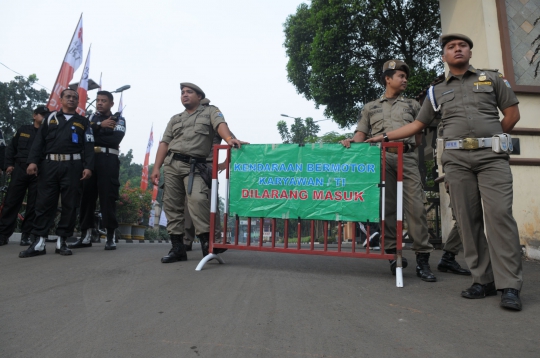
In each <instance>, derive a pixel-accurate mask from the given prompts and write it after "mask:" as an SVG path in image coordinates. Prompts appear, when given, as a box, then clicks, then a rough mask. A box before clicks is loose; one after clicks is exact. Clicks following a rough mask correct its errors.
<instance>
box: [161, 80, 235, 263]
mask: <svg viewBox="0 0 540 358" xmlns="http://www.w3.org/2000/svg"><path fill="white" fill-rule="evenodd" d="M180 88H181V91H182V95H181V101H182V104H183V105H184V107H185V108H186V110H185V111H184V112H182V113H180V114H177V115H174V116H173V117H172V118H171V120H170V121H169V124H168V125H167V128H166V129H165V133H164V134H163V138H162V140H161V142H160V143H159V148H158V152H157V154H156V161H155V165H154V170H153V171H152V181H153V182H154V184H156V185H157V183H158V182H159V175H160V174H159V169H160V168H161V166H162V165H163V164H165V167H164V171H163V172H164V175H165V192H164V195H163V209H164V210H165V215H166V216H167V232H168V233H169V235H170V238H171V243H172V248H171V250H170V251H169V254H168V255H167V256H165V257H163V258H162V259H161V262H163V263H169V262H176V261H185V260H187V254H186V248H185V246H184V242H183V236H184V207H185V201H186V198H187V206H188V208H189V212H190V214H191V218H192V220H193V224H194V225H195V233H196V235H197V236H198V237H199V240H200V241H201V248H202V250H203V255H205V256H206V255H207V254H208V243H209V231H210V215H209V214H210V200H209V199H210V190H209V188H208V186H207V185H206V183H205V182H204V180H203V179H202V178H201V176H200V175H199V172H198V170H197V169H196V164H198V163H206V157H207V156H208V154H209V153H210V149H211V148H212V141H213V139H214V136H215V134H216V132H217V133H218V134H219V135H220V136H221V137H222V138H225V141H226V142H227V144H229V145H231V146H235V147H240V146H241V142H240V141H239V140H238V139H236V138H233V136H232V134H231V132H230V131H229V128H228V126H227V123H226V122H225V119H224V117H223V114H222V113H221V111H220V110H219V108H217V107H215V106H203V105H201V100H203V99H204V98H205V97H206V95H205V93H204V92H203V90H202V89H201V88H200V87H199V86H197V85H195V84H193V83H187V82H185V83H181V84H180Z"/></svg>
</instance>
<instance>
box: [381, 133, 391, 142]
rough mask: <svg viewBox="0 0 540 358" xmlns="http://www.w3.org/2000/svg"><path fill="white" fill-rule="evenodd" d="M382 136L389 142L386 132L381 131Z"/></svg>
mask: <svg viewBox="0 0 540 358" xmlns="http://www.w3.org/2000/svg"><path fill="white" fill-rule="evenodd" d="M382 136H383V138H384V141H385V142H390V139H388V136H387V135H386V133H383V134H382Z"/></svg>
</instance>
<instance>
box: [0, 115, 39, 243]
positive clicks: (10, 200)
mask: <svg viewBox="0 0 540 358" xmlns="http://www.w3.org/2000/svg"><path fill="white" fill-rule="evenodd" d="M48 114H49V110H48V109H47V107H45V106H39V107H37V108H36V109H35V110H34V115H33V117H34V123H33V124H27V125H24V126H21V127H20V128H19V129H18V130H17V133H15V136H14V137H13V139H12V140H11V143H10V144H9V146H8V147H7V149H6V164H5V165H6V167H7V169H6V173H7V174H8V175H11V181H10V183H9V188H8V192H7V194H6V198H5V201H4V208H3V209H2V214H1V215H0V242H1V241H6V242H7V240H8V239H9V237H10V236H11V235H12V234H13V231H14V230H15V226H16V224H17V214H18V213H19V210H20V209H21V205H22V203H23V200H24V195H25V194H26V191H27V190H28V197H27V198H26V211H25V213H24V221H23V223H22V226H21V232H22V234H21V246H29V245H30V244H31V243H32V241H31V240H30V231H31V230H32V223H33V221H34V219H35V217H36V215H35V211H34V206H35V204H36V196H37V178H36V176H35V175H28V174H26V169H27V167H28V164H26V160H27V158H28V154H29V153H30V148H31V147H32V143H34V139H35V137H36V134H37V132H38V129H39V126H41V122H43V119H44V118H46V117H47V116H48Z"/></svg>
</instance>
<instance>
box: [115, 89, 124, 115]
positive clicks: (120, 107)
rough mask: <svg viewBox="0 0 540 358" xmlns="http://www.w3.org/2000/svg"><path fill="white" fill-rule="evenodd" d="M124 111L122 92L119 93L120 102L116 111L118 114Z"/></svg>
mask: <svg viewBox="0 0 540 358" xmlns="http://www.w3.org/2000/svg"><path fill="white" fill-rule="evenodd" d="M123 111H124V92H120V102H118V111H116V112H120V114H122V112H123Z"/></svg>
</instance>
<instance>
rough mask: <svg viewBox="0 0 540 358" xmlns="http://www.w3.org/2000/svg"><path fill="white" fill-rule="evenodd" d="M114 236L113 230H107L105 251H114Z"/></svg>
mask: <svg viewBox="0 0 540 358" xmlns="http://www.w3.org/2000/svg"><path fill="white" fill-rule="evenodd" d="M114 236H115V235H114V229H107V242H105V250H116V240H115V237H114Z"/></svg>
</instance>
